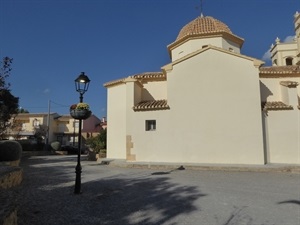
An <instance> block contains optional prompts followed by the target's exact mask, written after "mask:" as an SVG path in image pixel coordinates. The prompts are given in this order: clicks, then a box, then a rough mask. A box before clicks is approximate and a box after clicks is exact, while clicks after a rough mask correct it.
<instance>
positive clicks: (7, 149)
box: [0, 141, 22, 161]
mask: <svg viewBox="0 0 300 225" xmlns="http://www.w3.org/2000/svg"><path fill="white" fill-rule="evenodd" d="M21 155H22V146H21V144H20V143H18V142H17V141H0V161H15V160H19V159H20V158H21Z"/></svg>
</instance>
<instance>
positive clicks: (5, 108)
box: [0, 57, 19, 138]
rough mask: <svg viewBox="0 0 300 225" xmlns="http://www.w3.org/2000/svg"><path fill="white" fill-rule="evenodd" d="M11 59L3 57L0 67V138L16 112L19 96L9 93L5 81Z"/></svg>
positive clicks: (10, 124) (7, 76) (8, 84)
mask: <svg viewBox="0 0 300 225" xmlns="http://www.w3.org/2000/svg"><path fill="white" fill-rule="evenodd" d="M12 61H13V59H12V58H9V57H4V58H3V61H2V62H1V67H0V138H3V135H4V133H5V131H6V130H7V129H8V128H9V127H11V126H12V123H10V122H9V121H10V119H11V118H12V116H13V115H16V114H17V113H18V107H19V98H18V97H15V96H14V95H12V94H11V90H10V89H9V88H10V83H8V82H7V79H8V78H9V76H10V72H11V70H12V69H11V63H12Z"/></svg>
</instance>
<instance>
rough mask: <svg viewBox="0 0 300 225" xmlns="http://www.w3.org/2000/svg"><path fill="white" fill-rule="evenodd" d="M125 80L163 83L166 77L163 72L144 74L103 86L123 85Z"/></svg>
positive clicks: (110, 82)
mask: <svg viewBox="0 0 300 225" xmlns="http://www.w3.org/2000/svg"><path fill="white" fill-rule="evenodd" d="M127 78H133V79H137V80H138V81H163V80H166V79H167V76H166V75H165V74H164V73H163V72H145V73H139V74H135V75H132V76H129V77H126V78H121V79H118V80H113V81H109V82H107V83H105V84H104V85H103V86H104V87H109V86H113V85H118V84H121V83H124V82H125V81H126V79H127Z"/></svg>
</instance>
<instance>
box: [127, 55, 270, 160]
mask: <svg viewBox="0 0 300 225" xmlns="http://www.w3.org/2000/svg"><path fill="white" fill-rule="evenodd" d="M219 61H220V62H221V61H222V64H221V63H219ZM216 65H218V67H216ZM167 91H168V104H169V105H170V110H160V111H148V112H133V111H132V112H131V113H132V117H134V122H133V121H132V129H131V131H130V133H128V135H130V136H131V137H132V142H133V148H132V152H133V153H134V154H135V155H136V160H137V161H145V162H149V161H151V162H183V163H225V164H263V163H264V151H263V138H262V124H261V111H260V96H259V81H258V69H257V68H255V67H254V66H253V62H252V61H250V60H245V59H242V58H237V57H234V56H232V55H228V54H225V53H220V52H218V51H215V50H211V51H206V52H204V53H202V54H200V55H197V56H195V57H193V58H190V59H189V60H186V61H184V62H181V63H180V64H176V65H175V66H174V67H173V71H172V72H170V73H168V89H167ZM145 120H156V131H145Z"/></svg>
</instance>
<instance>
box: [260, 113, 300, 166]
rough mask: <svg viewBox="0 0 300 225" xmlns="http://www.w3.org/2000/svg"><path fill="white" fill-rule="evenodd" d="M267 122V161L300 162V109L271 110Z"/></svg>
mask: <svg viewBox="0 0 300 225" xmlns="http://www.w3.org/2000/svg"><path fill="white" fill-rule="evenodd" d="M265 124H266V134H267V135H266V149H267V154H268V159H267V162H268V163H285V164H300V114H299V110H298V109H294V110H287V111H269V112H268V113H267V116H266V117H265Z"/></svg>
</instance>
